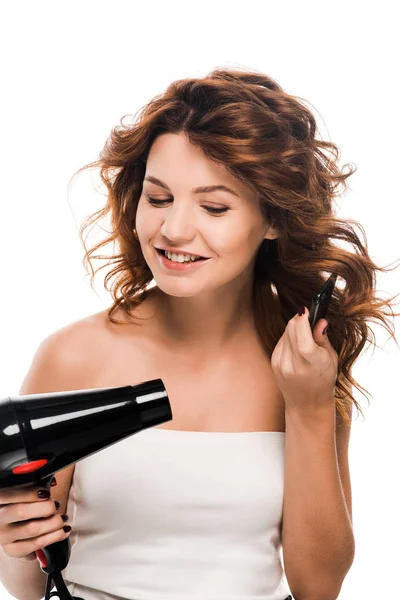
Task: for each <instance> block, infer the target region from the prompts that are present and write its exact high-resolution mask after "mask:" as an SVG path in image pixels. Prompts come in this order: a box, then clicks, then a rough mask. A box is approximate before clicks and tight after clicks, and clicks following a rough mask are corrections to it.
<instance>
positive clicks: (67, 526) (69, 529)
mask: <svg viewBox="0 0 400 600" xmlns="http://www.w3.org/2000/svg"><path fill="white" fill-rule="evenodd" d="M63 529H64V531H65V533H68V532H69V531H71V529H72V527H71V525H64V527H63Z"/></svg>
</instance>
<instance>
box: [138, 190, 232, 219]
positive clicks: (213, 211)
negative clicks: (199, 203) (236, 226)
mask: <svg viewBox="0 0 400 600" xmlns="http://www.w3.org/2000/svg"><path fill="white" fill-rule="evenodd" d="M145 196H146V198H147V199H148V202H149V204H152V205H153V206H160V204H161V203H162V202H169V201H170V200H169V199H168V200H157V199H156V198H152V197H151V196H149V195H148V194H145ZM204 208H206V209H207V210H209V211H210V213H211V214H213V215H221V214H222V213H224V212H227V211H228V210H229V208H214V207H213V206H204Z"/></svg>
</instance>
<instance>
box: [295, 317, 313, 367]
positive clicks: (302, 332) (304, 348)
mask: <svg viewBox="0 0 400 600" xmlns="http://www.w3.org/2000/svg"><path fill="white" fill-rule="evenodd" d="M304 308H305V312H304V315H301V316H300V315H298V314H297V315H295V317H293V320H294V322H295V326H296V327H295V329H296V340H297V349H298V352H299V353H300V354H301V356H302V357H303V359H304V358H305V359H307V358H308V357H309V356H310V355H312V353H313V352H314V351H315V346H316V343H315V341H314V338H313V334H312V331H311V326H310V321H309V320H308V316H309V314H310V311H309V310H308V308H307V306H305V307H304Z"/></svg>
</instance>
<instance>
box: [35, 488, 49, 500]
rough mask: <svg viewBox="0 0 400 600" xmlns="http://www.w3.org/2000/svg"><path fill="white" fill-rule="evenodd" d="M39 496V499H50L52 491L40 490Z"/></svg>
mask: <svg viewBox="0 0 400 600" xmlns="http://www.w3.org/2000/svg"><path fill="white" fill-rule="evenodd" d="M37 495H38V496H39V498H50V490H39V491H38V493H37Z"/></svg>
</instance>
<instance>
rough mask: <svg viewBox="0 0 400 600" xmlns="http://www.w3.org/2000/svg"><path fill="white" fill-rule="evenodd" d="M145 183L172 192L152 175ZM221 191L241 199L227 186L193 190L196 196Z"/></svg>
mask: <svg viewBox="0 0 400 600" xmlns="http://www.w3.org/2000/svg"><path fill="white" fill-rule="evenodd" d="M144 181H149V182H150V183H155V185H159V186H160V187H162V188H164V189H165V190H168V191H169V192H170V191H171V190H170V189H169V187H168V186H167V184H166V183H164V182H163V181H160V179H157V177H153V176H152V175H147V176H146V177H145V178H144ZM219 190H220V191H222V192H229V193H230V194H233V195H234V196H236V197H237V198H240V196H239V194H238V193H237V192H235V191H234V190H232V189H231V188H229V187H228V186H226V185H207V186H205V187H197V188H193V189H192V192H193V193H194V194H208V193H209V192H216V191H219Z"/></svg>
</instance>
